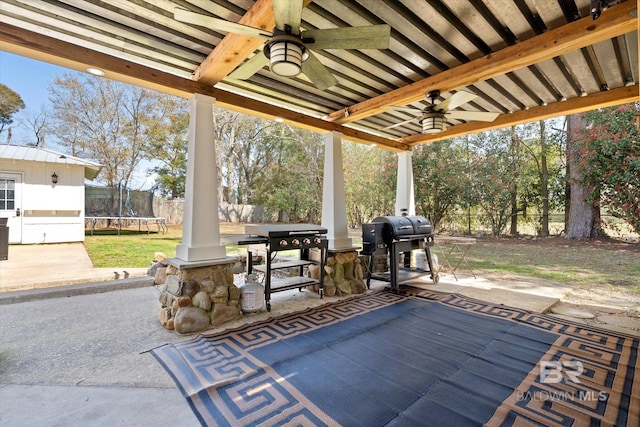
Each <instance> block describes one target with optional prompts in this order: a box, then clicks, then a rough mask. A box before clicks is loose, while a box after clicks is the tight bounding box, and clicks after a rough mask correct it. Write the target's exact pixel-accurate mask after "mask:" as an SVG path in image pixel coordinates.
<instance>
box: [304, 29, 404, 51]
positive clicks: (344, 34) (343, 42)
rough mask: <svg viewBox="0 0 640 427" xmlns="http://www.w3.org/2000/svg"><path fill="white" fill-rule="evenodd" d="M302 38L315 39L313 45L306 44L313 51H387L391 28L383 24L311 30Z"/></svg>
mask: <svg viewBox="0 0 640 427" xmlns="http://www.w3.org/2000/svg"><path fill="white" fill-rule="evenodd" d="M302 37H303V38H304V39H307V38H313V39H314V42H313V43H307V42H305V44H307V45H308V47H309V48H311V49H387V48H389V39H390V37H391V27H390V26H389V25H386V24H382V25H367V26H364V27H346V28H330V29H326V30H309V31H305V32H303V33H302Z"/></svg>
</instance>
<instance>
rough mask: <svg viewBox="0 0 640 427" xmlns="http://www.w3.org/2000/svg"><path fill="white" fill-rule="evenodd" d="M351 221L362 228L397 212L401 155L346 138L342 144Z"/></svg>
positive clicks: (346, 194) (349, 220) (347, 201)
mask: <svg viewBox="0 0 640 427" xmlns="http://www.w3.org/2000/svg"><path fill="white" fill-rule="evenodd" d="M342 152H343V165H344V180H345V184H344V185H345V197H346V204H347V221H348V224H349V226H351V227H358V226H359V225H360V224H362V223H363V222H369V221H371V220H372V219H374V218H375V217H377V216H381V215H393V214H394V212H395V200H396V199H395V198H396V193H395V186H396V176H397V167H398V166H397V164H398V159H397V156H396V155H395V154H393V153H391V152H389V151H386V150H380V149H376V148H374V147H368V146H365V145H362V144H356V143H353V142H349V141H345V142H344V143H343V145H342Z"/></svg>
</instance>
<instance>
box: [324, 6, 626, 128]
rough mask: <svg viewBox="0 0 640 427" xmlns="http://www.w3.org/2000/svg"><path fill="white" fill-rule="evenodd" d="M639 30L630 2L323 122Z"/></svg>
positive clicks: (362, 114)
mask: <svg viewBox="0 0 640 427" xmlns="http://www.w3.org/2000/svg"><path fill="white" fill-rule="evenodd" d="M637 29H638V17H637V4H636V2H635V1H627V2H625V3H622V4H619V5H616V6H613V7H610V8H609V9H607V10H606V11H605V12H604V13H603V14H602V15H601V16H600V18H598V19H596V20H593V19H592V18H591V16H588V17H585V18H582V19H580V20H577V21H574V22H571V23H569V24H567V25H564V26H562V27H559V28H555V29H553V30H550V31H548V32H546V33H544V34H541V35H539V36H536V37H532V38H530V39H528V40H524V41H522V42H520V43H518V44H515V45H513V46H509V47H506V48H504V49H502V50H500V51H498V52H495V53H491V54H489V55H486V56H484V57H481V58H478V59H475V60H473V61H471V62H468V63H466V64H462V65H460V66H457V67H455V68H451V69H449V70H446V71H443V72H441V73H438V74H435V75H433V76H431V77H428V78H426V79H424V80H420V81H418V82H415V83H412V84H410V85H407V86H403V87H401V88H399V89H396V90H393V91H391V92H388V93H386V94H384V95H380V96H377V97H375V98H371V99H368V100H366V101H363V102H360V103H358V104H355V105H352V106H351V107H349V108H348V109H347V111H348V115H346V114H345V110H344V109H342V110H338V111H334V112H333V113H331V114H330V115H329V117H328V120H330V121H334V122H336V123H347V122H353V121H356V120H360V119H364V118H366V117H370V116H373V115H376V114H379V113H382V112H384V111H385V110H384V109H383V107H384V106H388V105H396V106H402V105H407V104H411V103H413V102H416V101H420V100H423V99H425V93H427V92H429V91H432V90H436V89H437V90H440V91H441V92H448V91H450V90H454V89H458V88H461V87H465V86H469V85H473V84H475V83H478V82H482V81H485V80H487V79H490V78H493V77H496V76H499V75H503V74H505V73H508V72H510V71H514V70H517V69H520V68H524V67H527V66H529V65H533V64H536V63H539V62H542V61H545V60H548V59H551V58H555V57H557V56H560V55H563V54H565V53H568V52H572V51H575V50H577V49H580V48H582V47H585V46H590V45H593V44H595V43H597V42H600V41H603V40H609V39H611V38H613V37H616V36H619V35H622V34H626V33H630V32H632V31H636V30H637Z"/></svg>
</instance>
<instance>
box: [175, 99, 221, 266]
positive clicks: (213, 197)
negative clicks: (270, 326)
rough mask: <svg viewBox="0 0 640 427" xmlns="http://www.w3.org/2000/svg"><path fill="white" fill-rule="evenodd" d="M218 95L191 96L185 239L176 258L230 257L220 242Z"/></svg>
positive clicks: (204, 258) (185, 196) (183, 231)
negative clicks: (215, 115) (215, 119)
mask: <svg viewBox="0 0 640 427" xmlns="http://www.w3.org/2000/svg"><path fill="white" fill-rule="evenodd" d="M215 101H216V100H215V98H212V97H210V96H206V95H201V94H197V93H196V94H194V95H193V97H191V99H190V100H189V103H190V105H191V115H190V118H189V145H188V148H187V177H186V178H187V179H186V187H185V195H184V202H185V203H184V219H183V225H182V243H181V244H180V245H178V246H177V248H176V258H178V259H180V260H182V261H186V262H194V261H206V260H215V259H221V258H225V257H226V248H225V247H224V246H222V245H221V244H220V220H219V218H218V191H217V190H218V185H219V183H218V171H217V166H216V146H215V139H214V132H213V131H214V124H213V104H214V103H215Z"/></svg>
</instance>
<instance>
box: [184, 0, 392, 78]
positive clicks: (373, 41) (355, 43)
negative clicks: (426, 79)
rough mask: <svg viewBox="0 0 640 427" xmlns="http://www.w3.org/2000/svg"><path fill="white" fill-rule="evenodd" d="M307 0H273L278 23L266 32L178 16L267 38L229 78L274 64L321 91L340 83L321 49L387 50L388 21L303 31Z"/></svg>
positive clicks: (189, 14) (188, 13)
mask: <svg viewBox="0 0 640 427" xmlns="http://www.w3.org/2000/svg"><path fill="white" fill-rule="evenodd" d="M302 7H303V0H273V15H274V18H275V23H276V26H275V28H274V29H273V31H265V30H263V29H260V28H254V27H251V26H248V25H243V24H238V23H236V22H231V21H226V20H224V19H219V18H214V17H212V16H207V15H202V14H199V13H195V12H192V11H190V10H187V9H182V8H176V9H175V10H174V18H175V19H176V20H178V21H181V22H185V23H188V24H193V25H199V26H202V27H206V28H210V29H214V30H216V31H225V32H231V33H236V34H241V35H245V36H249V37H257V38H261V39H266V40H267V41H266V43H265V45H264V48H263V50H262V52H259V53H258V54H256V55H254V56H253V57H252V58H251V59H250V60H248V61H246V62H244V63H243V64H242V65H240V66H239V67H238V68H236V69H235V71H233V72H232V73H231V74H230V75H229V77H231V78H236V79H240V80H246V79H248V78H250V77H251V76H252V75H254V74H255V73H256V72H258V71H259V70H261V69H262V68H263V67H265V66H267V65H270V67H271V71H272V72H273V73H275V74H277V75H279V76H283V77H295V76H297V75H298V74H300V73H301V72H302V73H304V74H305V75H306V76H307V77H308V78H309V80H311V81H312V82H313V84H314V85H315V86H316V87H317V88H318V89H320V90H324V89H327V88H329V87H331V86H334V85H335V84H336V83H337V80H336V78H335V77H334V76H333V75H332V74H331V72H330V71H329V70H328V69H327V68H326V67H325V66H324V65H323V64H322V63H321V62H320V60H319V59H318V58H317V57H316V56H315V55H313V53H312V52H311V51H312V50H319V49H387V48H388V47H389V39H390V35H391V27H390V26H389V25H386V24H382V25H368V26H363V27H348V28H331V29H325V30H321V29H318V30H308V31H303V30H302V29H301V28H300V23H301V20H302V18H301V16H302Z"/></svg>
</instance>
